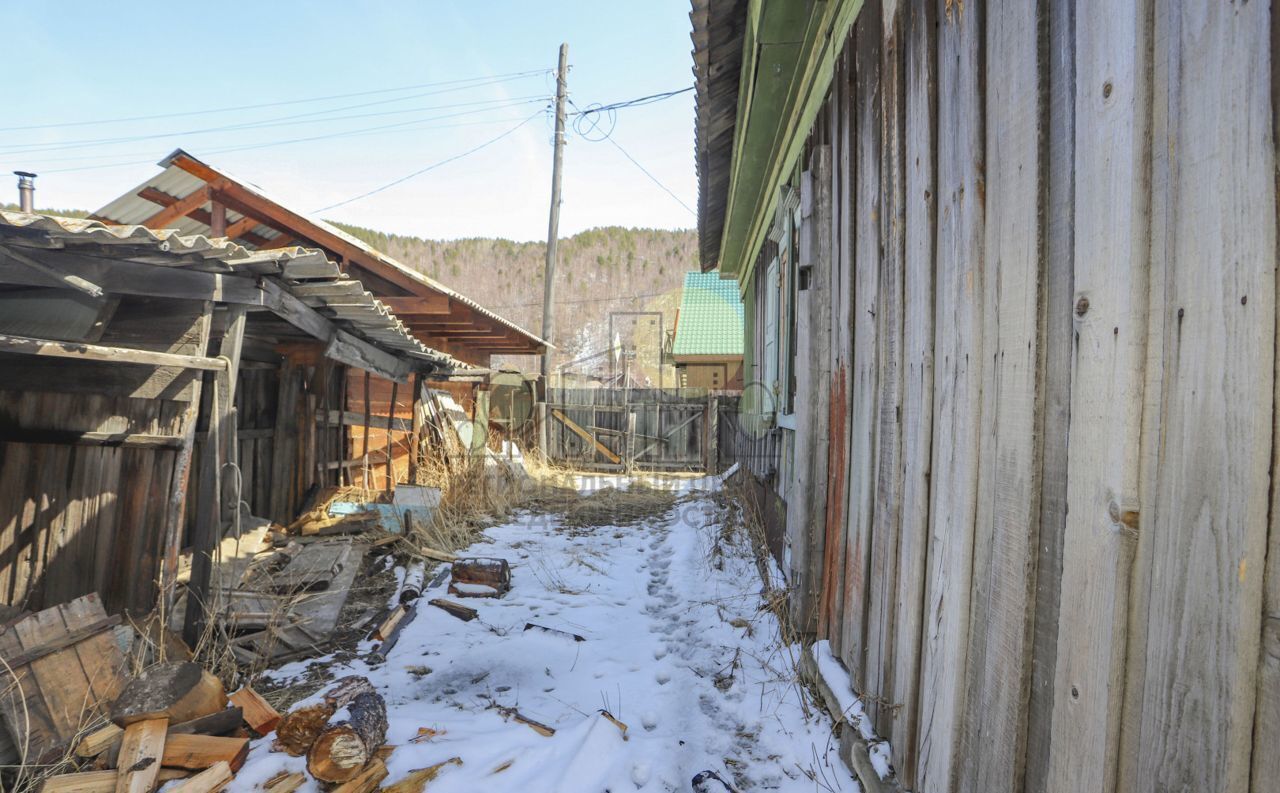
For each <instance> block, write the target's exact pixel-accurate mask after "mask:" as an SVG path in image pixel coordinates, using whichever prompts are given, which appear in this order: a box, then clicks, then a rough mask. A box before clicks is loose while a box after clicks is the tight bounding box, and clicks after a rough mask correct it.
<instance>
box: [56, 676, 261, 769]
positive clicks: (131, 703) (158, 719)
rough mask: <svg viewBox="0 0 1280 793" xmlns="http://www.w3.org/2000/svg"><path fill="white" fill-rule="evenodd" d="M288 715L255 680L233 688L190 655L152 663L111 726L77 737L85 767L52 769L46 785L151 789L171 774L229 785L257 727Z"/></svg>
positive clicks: (110, 717) (78, 757)
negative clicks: (265, 695) (258, 689)
mask: <svg viewBox="0 0 1280 793" xmlns="http://www.w3.org/2000/svg"><path fill="white" fill-rule="evenodd" d="M279 721H280V715H279V714H278V713H276V711H275V710H274V709H273V708H272V707H271V706H270V705H269V704H267V702H266V700H264V699H263V698H262V697H261V696H259V695H258V693H257V692H256V691H254V690H253V689H252V688H248V687H245V688H241V689H240V690H238V691H235V692H233V693H232V694H231V695H230V696H228V694H227V692H226V691H225V690H224V688H223V685H222V681H221V680H219V679H218V678H217V677H215V676H214V675H212V674H210V673H209V672H207V671H205V670H204V669H203V668H201V667H200V666H199V665H198V664H195V663H192V662H190V661H180V662H173V663H163V664H157V665H155V666H152V667H151V668H149V669H147V670H145V671H144V672H142V673H141V674H139V675H137V676H136V677H133V678H131V679H129V680H128V681H126V682H125V683H124V684H123V686H122V688H121V689H120V693H119V695H118V696H117V697H116V698H115V699H114V701H113V702H111V703H110V704H109V707H108V708H107V721H106V724H105V725H104V726H101V727H98V728H96V729H93V730H91V731H89V732H87V733H85V734H83V735H82V736H81V737H80V738H79V740H78V741H77V742H76V743H75V745H74V748H73V751H72V754H73V756H74V760H73V765H74V766H76V767H77V769H78V770H75V771H72V772H69V773H61V774H56V775H53V776H50V777H48V778H46V779H45V780H44V786H43V787H42V788H41V790H42V791H44V793H73V792H74V793H86V792H88V791H99V790H100V791H104V793H108V792H111V793H148V792H149V791H152V790H155V789H156V788H157V787H159V786H160V785H162V784H164V783H165V782H169V781H171V780H174V779H182V780H183V782H182V784H181V785H179V786H177V787H175V788H172V789H173V790H177V791H181V792H182V793H211V791H217V790H221V789H223V788H224V787H226V786H227V785H228V784H229V783H230V782H231V780H232V779H234V778H235V773H236V772H237V771H239V770H240V767H241V766H242V765H244V761H245V759H246V758H247V757H248V754H249V740H250V738H251V737H252V736H253V735H265V734H269V733H270V732H272V731H274V730H275V727H276V725H277V724H278V723H279Z"/></svg>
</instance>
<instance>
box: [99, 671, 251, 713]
mask: <svg viewBox="0 0 1280 793" xmlns="http://www.w3.org/2000/svg"><path fill="white" fill-rule="evenodd" d="M226 707H227V693H226V691H225V690H224V689H223V687H222V681H220V680H219V679H218V678H217V677H215V676H214V675H212V674H210V673H209V672H206V671H205V670H204V669H202V668H201V667H200V665H199V664H195V663H191V662H190V661H181V662H177V663H167V664H157V665H156V666H153V667H151V668H150V669H148V670H146V671H144V672H143V673H142V674H141V675H138V676H137V677H135V678H134V679H133V680H130V681H129V682H128V684H126V685H125V687H124V690H123V691H121V692H120V696H118V697H117V698H116V701H115V704H114V705H112V706H111V720H112V721H114V722H115V723H116V724H119V725H120V726H122V727H127V726H128V725H130V724H133V723H134V722H139V721H147V720H150V719H168V720H169V723H171V724H179V723H181V722H184V721H190V720H192V719H198V718H200V717H201V716H208V715H210V714H212V713H217V712H218V711H220V710H223V709H224V708H226Z"/></svg>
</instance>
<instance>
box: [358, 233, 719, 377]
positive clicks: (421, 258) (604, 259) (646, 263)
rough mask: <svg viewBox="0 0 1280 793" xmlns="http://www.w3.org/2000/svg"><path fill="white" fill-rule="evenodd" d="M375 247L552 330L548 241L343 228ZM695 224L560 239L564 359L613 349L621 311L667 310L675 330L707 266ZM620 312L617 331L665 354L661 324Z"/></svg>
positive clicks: (559, 319) (645, 353)
mask: <svg viewBox="0 0 1280 793" xmlns="http://www.w3.org/2000/svg"><path fill="white" fill-rule="evenodd" d="M337 225H339V226H340V227H341V228H342V229H343V230H344V231H346V232H348V233H349V234H352V235H355V236H356V237H359V238H360V239H362V240H364V241H365V242H367V243H369V244H370V245H372V246H373V247H375V248H377V249H379V250H381V251H384V252H386V253H387V254H389V255H391V256H393V257H395V258H396V259H399V260H400V261H401V262H404V263H405V264H407V265H409V266H411V267H415V268H417V269H418V270H421V271H422V272H424V273H426V274H427V275H430V276H431V277H432V278H435V279H436V280H438V281H440V282H442V283H444V284H445V285H447V286H449V287H452V288H454V289H457V290H458V291H459V292H461V293H463V294H464V295H466V296H467V297H470V298H472V299H473V300H476V301H477V302H479V303H480V304H481V305H483V306H485V307H486V308H489V309H492V310H493V311H496V312H498V313H500V314H502V315H503V316H505V317H507V318H509V319H512V320H514V321H515V322H517V323H519V324H520V325H521V326H523V327H525V328H527V329H529V330H532V331H534V332H538V331H539V330H540V329H541V327H542V269H543V265H544V263H545V260H546V249H547V246H546V244H545V243H541V242H512V241H511V240H503V239H492V238H481V239H462V240H449V241H442V240H424V239H421V238H418V237H402V236H398V235H394V234H383V233H381V232H378V231H373V230H371V229H363V228H359V227H355V226H347V225H344V224H337ZM697 239H698V237H697V233H696V232H694V231H692V230H687V231H685V230H682V231H665V230H660V229H629V228H622V227H619V226H609V227H606V228H597V229H590V230H588V231H584V232H582V233H580V234H575V235H574V236H572V237H567V238H565V239H562V240H561V241H560V245H559V257H558V258H559V264H558V267H557V270H556V328H555V331H556V332H555V337H554V341H556V343H557V346H558V347H559V353H558V354H557V356H556V358H557V360H558V361H562V362H563V361H571V360H576V359H579V358H582V357H584V356H589V355H592V354H594V353H598V352H601V351H603V350H605V349H606V348H607V347H608V324H609V313H610V312H611V311H661V312H663V315H664V316H663V318H662V319H663V326H664V328H665V329H666V330H668V331H669V330H671V328H672V323H673V322H674V321H675V312H676V309H677V308H678V307H679V305H680V286H681V284H682V283H683V281H684V274H685V272H686V271H688V270H690V269H695V268H696V267H697V257H696V251H697ZM648 319H649V318H645V319H644V320H643V321H642V323H641V324H640V325H639V326H635V323H636V320H634V319H623V318H619V319H618V320H617V321H616V322H615V326H614V327H615V333H616V334H619V335H621V336H622V337H623V339H624V340H626V341H627V342H628V343H630V342H631V340H632V331H633V326H635V327H634V341H635V343H636V344H637V345H638V354H639V355H640V357H641V359H642V362H644V361H643V359H646V358H649V357H650V356H652V355H654V354H656V349H655V348H656V346H657V342H656V341H653V340H654V339H656V338H657V329H656V326H652V325H649V324H648Z"/></svg>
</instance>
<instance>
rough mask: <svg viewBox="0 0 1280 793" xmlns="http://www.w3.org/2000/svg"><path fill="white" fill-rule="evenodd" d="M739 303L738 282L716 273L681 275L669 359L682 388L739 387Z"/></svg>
mask: <svg viewBox="0 0 1280 793" xmlns="http://www.w3.org/2000/svg"><path fill="white" fill-rule="evenodd" d="M742 345H743V324H742V298H741V297H740V296H739V295H738V284H737V282H736V281H728V280H724V279H721V278H720V275H719V273H715V272H710V273H700V272H693V273H685V276H684V289H683V291H682V292H681V294H680V312H679V313H678V314H677V315H676V329H675V335H674V338H673V340H672V344H671V359H672V362H673V363H675V365H676V371H677V372H678V373H679V376H680V384H681V385H682V386H684V387H690V388H712V389H740V388H742Z"/></svg>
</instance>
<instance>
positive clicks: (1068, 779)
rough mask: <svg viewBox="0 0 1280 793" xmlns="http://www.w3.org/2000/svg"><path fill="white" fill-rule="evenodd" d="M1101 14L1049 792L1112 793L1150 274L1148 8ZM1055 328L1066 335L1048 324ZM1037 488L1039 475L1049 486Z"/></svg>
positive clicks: (1087, 160)
mask: <svg viewBox="0 0 1280 793" xmlns="http://www.w3.org/2000/svg"><path fill="white" fill-rule="evenodd" d="M1102 11H1103V7H1102V6H1101V5H1100V4H1097V3H1093V2H1086V3H1084V4H1082V5H1080V6H1079V7H1078V8H1077V11H1076V19H1075V43H1076V48H1077V50H1076V51H1077V59H1076V63H1075V69H1076V79H1077V80H1078V86H1079V90H1078V91H1077V92H1076V98H1075V108H1074V120H1075V135H1076V139H1077V146H1076V155H1075V164H1074V172H1075V188H1076V190H1078V191H1079V193H1080V194H1081V195H1085V196H1089V200H1087V201H1080V202H1078V203H1076V205H1075V208H1074V217H1075V222H1074V230H1075V240H1074V256H1073V259H1074V268H1073V270H1074V291H1073V294H1072V295H1071V297H1070V298H1067V297H1065V296H1059V299H1058V301H1057V302H1056V303H1052V304H1051V305H1053V306H1055V307H1060V306H1064V305H1070V306H1071V307H1072V310H1073V314H1072V316H1071V317H1070V319H1069V320H1068V321H1069V322H1073V323H1074V324H1073V327H1072V328H1071V332H1070V338H1072V339H1073V343H1072V347H1071V352H1070V355H1069V357H1065V358H1064V360H1067V361H1070V364H1071V375H1070V388H1071V399H1070V430H1069V437H1070V439H1071V445H1070V450H1069V452H1068V459H1067V471H1066V477H1065V481H1066V483H1067V493H1066V495H1067V504H1066V507H1067V508H1066V511H1065V519H1066V522H1065V533H1064V534H1063V537H1062V539H1061V541H1060V544H1061V549H1062V551H1061V553H1062V556H1061V559H1060V560H1059V562H1058V564H1059V566H1060V568H1061V595H1060V597H1059V599H1058V601H1057V608H1055V609H1054V610H1053V611H1051V612H1046V613H1044V614H1043V615H1041V614H1038V615H1037V617H1041V616H1043V617H1044V618H1046V619H1052V618H1053V617H1054V615H1055V614H1056V620H1054V621H1055V622H1056V624H1057V632H1058V636H1057V651H1056V659H1055V676H1054V682H1053V692H1052V696H1051V698H1050V700H1049V701H1050V702H1052V703H1054V707H1053V711H1052V723H1051V732H1050V733H1049V734H1048V735H1047V736H1043V737H1041V740H1047V741H1048V746H1049V747H1050V748H1049V768H1048V783H1047V784H1048V786H1049V787H1050V788H1051V789H1059V790H1105V789H1107V786H1108V785H1110V784H1114V782H1113V780H1114V778H1115V772H1116V759H1117V757H1118V753H1117V752H1116V751H1115V747H1116V746H1117V744H1118V742H1119V731H1120V707H1121V701H1122V699H1121V694H1122V691H1123V687H1124V650H1125V643H1126V639H1127V636H1126V628H1127V620H1128V605H1129V598H1128V594H1129V584H1130V582H1129V572H1130V569H1131V567H1132V564H1133V552H1134V548H1135V546H1136V543H1137V532H1138V510H1139V463H1140V456H1139V454H1138V448H1139V446H1138V444H1139V437H1140V433H1141V427H1142V407H1143V406H1142V386H1143V369H1144V366H1145V363H1146V341H1147V321H1146V320H1147V301H1148V295H1149V291H1148V290H1149V287H1148V271H1149V266H1150V228H1149V218H1150V199H1149V192H1148V189H1147V170H1146V169H1147V164H1148V161H1149V149H1148V148H1147V138H1148V127H1147V123H1148V118H1149V111H1148V109H1147V108H1148V107H1149V106H1150V96H1149V86H1148V83H1147V81H1146V78H1145V75H1146V74H1147V73H1148V71H1149V68H1150V67H1149V63H1148V62H1147V57H1148V56H1147V53H1148V51H1149V41H1148V40H1147V36H1148V35H1149V33H1148V30H1147V25H1148V21H1149V20H1148V17H1149V15H1150V9H1149V7H1148V6H1147V4H1146V3H1145V2H1139V1H1136V0H1135V2H1129V3H1122V4H1119V5H1117V4H1115V3H1109V4H1108V5H1107V6H1106V14H1105V15H1106V19H1105V20H1103V19H1102V18H1100V17H1099V16H1098V15H1099V13H1102ZM1103 53H1106V55H1105V57H1104V56H1103V55H1102V54H1103ZM1056 264H1057V263H1056V262H1054V265H1056ZM1051 277H1052V276H1051ZM1058 332H1062V333H1064V334H1065V333H1067V331H1066V330H1065V329H1059V328H1056V327H1055V328H1054V333H1055V334H1057V333H1058ZM1046 437H1048V438H1054V437H1056V436H1055V435H1054V434H1053V433H1047V434H1046ZM1047 480H1048V472H1047V470H1046V483H1045V485H1046V487H1048V485H1049V482H1048V481H1047ZM1046 528H1047V526H1046ZM1042 530H1043V529H1042ZM1042 558H1044V557H1043V556H1042ZM1046 561H1047V560H1046ZM1041 574H1042V575H1044V576H1051V575H1053V574H1054V570H1053V569H1046V570H1042V571H1041ZM1035 715H1037V716H1039V715H1040V714H1039V713H1037V714H1035ZM1037 748H1038V747H1037Z"/></svg>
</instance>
